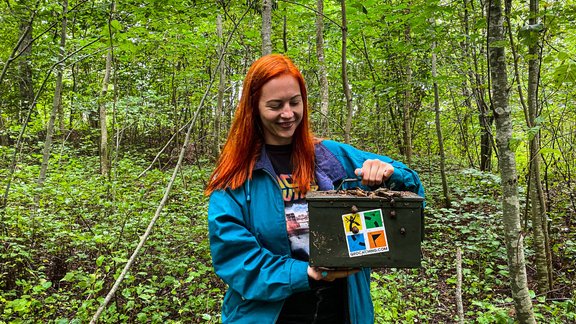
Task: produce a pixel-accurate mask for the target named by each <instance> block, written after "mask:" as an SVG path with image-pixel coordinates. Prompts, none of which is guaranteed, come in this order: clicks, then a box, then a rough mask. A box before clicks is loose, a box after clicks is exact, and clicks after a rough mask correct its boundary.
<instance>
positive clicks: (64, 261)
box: [0, 150, 223, 322]
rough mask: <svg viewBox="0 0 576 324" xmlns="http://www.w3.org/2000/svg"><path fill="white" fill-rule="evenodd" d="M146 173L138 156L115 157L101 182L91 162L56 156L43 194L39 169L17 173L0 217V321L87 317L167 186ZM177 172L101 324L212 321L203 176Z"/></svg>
mask: <svg viewBox="0 0 576 324" xmlns="http://www.w3.org/2000/svg"><path fill="white" fill-rule="evenodd" d="M66 153H71V152H70V151H68V150H66ZM132 156H133V157H136V156H134V155H132ZM140 161H141V160H140ZM145 167H146V165H145V164H143V163H142V162H138V159H126V158H121V159H120V160H118V163H117V165H116V169H115V171H114V172H115V175H114V176H113V179H112V180H111V181H107V180H106V179H102V178H100V177H97V176H96V177H95V176H93V170H95V169H97V161H96V160H95V159H93V158H72V157H69V156H68V155H65V156H60V163H59V165H58V166H57V170H55V171H57V172H53V173H52V174H51V177H50V178H49V180H48V181H47V182H46V184H45V186H44V188H43V189H42V190H41V191H38V190H36V188H35V185H34V184H33V181H34V177H35V176H36V174H37V171H38V169H37V168H31V167H24V166H23V167H22V168H20V169H19V170H18V172H17V173H16V177H15V181H14V184H13V186H14V187H13V194H12V195H11V201H10V203H9V207H8V209H7V211H8V213H7V215H6V216H5V217H6V225H7V230H8V236H5V237H2V242H3V245H2V246H3V248H2V250H1V251H0V252H1V253H0V259H1V261H2V262H1V264H2V266H1V267H0V270H1V271H0V278H2V280H1V281H2V283H3V284H2V286H3V287H2V289H3V293H2V294H1V295H0V298H1V299H2V301H3V302H2V303H1V304H2V306H1V307H0V319H2V320H5V321H20V320H23V321H26V320H34V321H43V322H44V321H58V320H60V321H62V320H64V319H66V320H73V321H79V322H87V321H88V320H89V319H90V318H91V316H92V315H93V314H94V312H95V310H96V308H97V307H98V306H99V303H100V300H101V298H102V296H103V294H105V293H106V292H107V291H108V290H109V289H110V287H111V284H112V283H113V280H114V279H115V278H116V277H117V276H118V274H119V273H120V271H121V270H122V267H123V266H124V264H125V263H126V262H127V258H128V256H129V253H130V252H131V251H132V250H133V249H134V247H135V244H136V243H137V241H138V238H139V236H140V235H141V234H142V233H143V230H144V229H145V227H146V225H147V223H148V221H149V220H150V218H151V217H152V215H153V213H154V211H155V208H156V206H157V204H158V203H159V201H160V198H161V195H162V192H163V188H164V186H165V183H166V181H167V179H168V174H164V173H162V172H159V171H158V170H155V169H153V170H151V171H149V172H148V173H147V174H146V175H145V176H144V177H142V178H140V179H137V175H138V173H139V172H141V171H142V170H143V169H144V168H145ZM182 175H183V177H184V178H182V179H180V181H178V182H179V184H177V185H176V187H177V189H175V191H174V192H173V193H172V199H171V203H170V204H169V205H168V206H166V208H165V210H164V213H163V215H162V217H161V219H160V220H159V221H158V223H157V225H156V228H155V231H154V233H153V235H152V236H151V237H150V239H149V240H148V242H147V245H146V248H145V251H144V252H143V253H142V255H141V256H140V257H139V258H138V261H137V263H136V265H134V266H133V268H132V270H131V272H130V273H129V275H128V277H127V278H126V280H125V281H124V283H123V285H122V287H121V289H120V292H119V293H118V294H117V296H116V297H115V299H114V302H113V303H112V304H111V305H110V306H109V307H108V308H107V310H106V311H105V313H104V314H103V316H102V321H103V322H133V321H145V322H150V321H151V322H161V321H165V320H167V319H175V318H179V319H181V320H182V321H184V322H198V321H209V322H215V321H217V320H218V318H219V311H218V307H219V304H220V300H221V298H222V292H223V286H222V283H221V282H220V281H219V280H217V279H216V278H214V275H213V273H212V267H211V265H210V253H209V248H208V242H207V237H206V235H207V233H206V214H205V213H206V201H205V198H204V197H203V193H202V190H203V185H202V182H201V179H205V178H206V177H207V176H208V174H207V173H206V172H204V171H201V170H195V169H193V168H186V169H185V170H184V171H183V174H182ZM182 181H185V182H186V185H184V184H183V183H182ZM35 193H39V194H40V203H39V208H38V209H36V211H34V209H33V201H32V200H31V198H32V197H33V195H34V194H35Z"/></svg>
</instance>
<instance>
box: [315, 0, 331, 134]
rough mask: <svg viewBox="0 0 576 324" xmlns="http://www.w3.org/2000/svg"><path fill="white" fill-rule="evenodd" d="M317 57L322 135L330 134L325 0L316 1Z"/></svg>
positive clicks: (320, 129) (320, 132)
mask: <svg viewBox="0 0 576 324" xmlns="http://www.w3.org/2000/svg"><path fill="white" fill-rule="evenodd" d="M316 57H317V58H318V76H319V79H320V81H319V83H320V89H319V90H320V114H321V116H320V127H319V129H318V131H319V134H320V136H328V134H330V129H329V123H328V114H329V103H330V102H329V92H328V91H329V89H328V74H327V72H326V60H325V58H324V0H317V1H316Z"/></svg>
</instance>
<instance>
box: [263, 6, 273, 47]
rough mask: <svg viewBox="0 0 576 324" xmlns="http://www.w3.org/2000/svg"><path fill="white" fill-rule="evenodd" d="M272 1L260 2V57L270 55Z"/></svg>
mask: <svg viewBox="0 0 576 324" xmlns="http://www.w3.org/2000/svg"><path fill="white" fill-rule="evenodd" d="M271 35H272V0H262V55H268V54H272V40H271Z"/></svg>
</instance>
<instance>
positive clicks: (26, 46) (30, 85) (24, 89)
mask: <svg viewBox="0 0 576 324" xmlns="http://www.w3.org/2000/svg"><path fill="white" fill-rule="evenodd" d="M29 23H30V25H28V24H29ZM20 32H21V34H22V35H23V36H24V38H23V39H22V42H21V43H20V46H19V48H18V52H19V53H21V54H20V60H19V61H18V87H19V89H20V107H21V109H20V116H19V122H22V121H24V118H25V116H26V111H25V108H26V107H30V105H31V104H32V102H33V101H34V81H33V79H32V78H33V76H32V67H31V66H30V54H31V53H32V44H31V43H32V24H31V21H26V20H22V21H21V23H20Z"/></svg>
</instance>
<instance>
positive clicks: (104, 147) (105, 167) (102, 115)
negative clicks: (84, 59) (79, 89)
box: [99, 1, 116, 177]
mask: <svg viewBox="0 0 576 324" xmlns="http://www.w3.org/2000/svg"><path fill="white" fill-rule="evenodd" d="M115 11H116V2H115V1H112V4H111V5H110V17H109V21H108V31H109V37H110V47H109V48H108V54H107V55H106V70H105V71H104V79H103V80H102V91H101V92H100V100H99V120H100V174H101V175H103V176H106V177H107V176H108V175H109V173H110V153H109V149H108V126H107V112H106V95H107V94H108V84H109V82H110V72H111V70H112V36H113V34H112V27H111V26H110V24H111V22H112V19H113V17H114V12H115Z"/></svg>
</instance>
